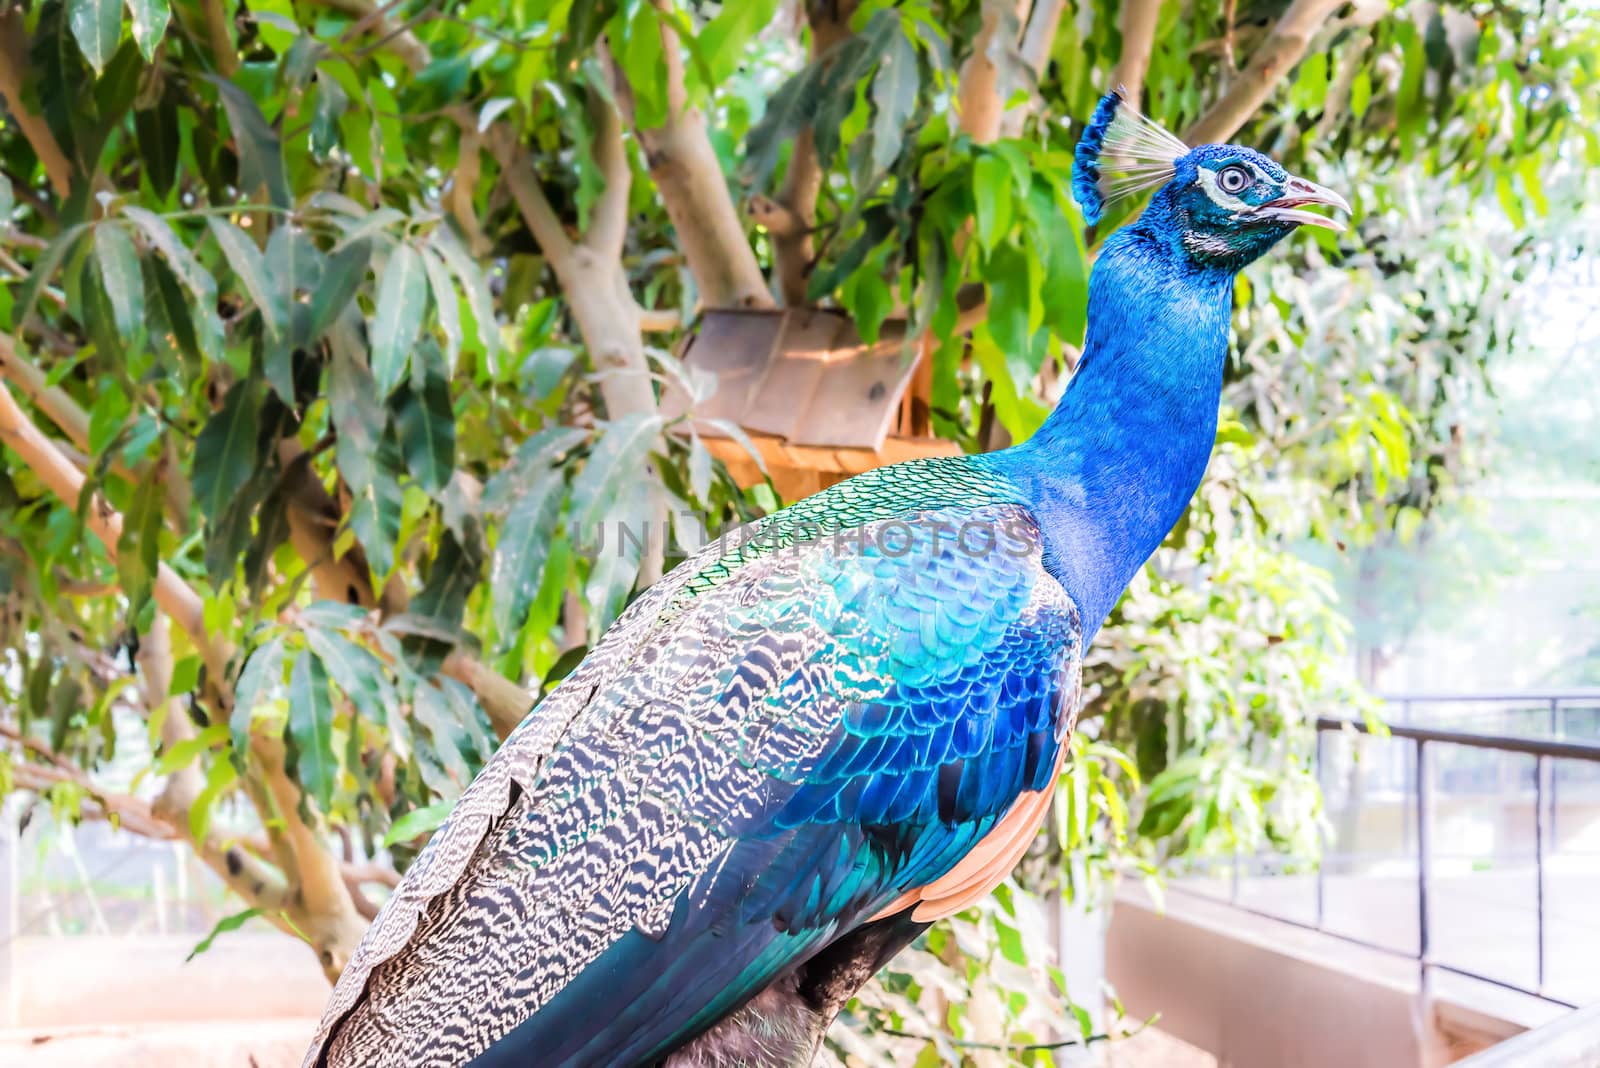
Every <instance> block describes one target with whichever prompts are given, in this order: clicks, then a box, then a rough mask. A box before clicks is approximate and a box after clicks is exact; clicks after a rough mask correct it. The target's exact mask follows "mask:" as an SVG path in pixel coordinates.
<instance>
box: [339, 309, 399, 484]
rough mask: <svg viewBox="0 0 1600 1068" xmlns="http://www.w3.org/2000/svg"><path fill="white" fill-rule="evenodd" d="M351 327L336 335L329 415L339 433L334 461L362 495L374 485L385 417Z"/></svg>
mask: <svg viewBox="0 0 1600 1068" xmlns="http://www.w3.org/2000/svg"><path fill="white" fill-rule="evenodd" d="M353 333H354V331H353V330H351V329H350V328H349V324H348V323H340V324H339V325H338V326H337V327H336V328H335V329H334V331H333V335H332V336H333V360H332V366H331V367H330V368H329V374H328V393H329V400H330V401H331V403H330V404H329V412H330V414H331V415H332V418H333V425H334V429H335V430H337V431H338V432H339V437H338V440H337V441H336V442H335V443H334V447H333V460H334V464H335V466H337V467H338V468H339V474H341V475H342V476H344V480H345V483H346V484H347V485H349V487H350V489H351V490H352V491H353V492H356V493H359V492H361V491H362V490H364V489H366V488H367V487H368V486H369V485H371V484H372V480H373V478H374V477H375V476H374V473H373V467H374V464H375V463H376V458H377V455H378V446H379V442H380V441H381V440H382V438H383V429H384V424H385V417H384V411H383V403H382V401H381V399H380V398H379V397H378V387H377V386H376V385H375V384H374V383H373V381H372V372H370V371H368V370H367V366H366V364H365V363H363V362H362V361H361V356H360V353H359V352H358V351H357V345H358V344H359V342H358V341H357V340H356V339H355V338H354V337H353V336H352V335H353Z"/></svg>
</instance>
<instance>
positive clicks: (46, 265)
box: [11, 223, 88, 328]
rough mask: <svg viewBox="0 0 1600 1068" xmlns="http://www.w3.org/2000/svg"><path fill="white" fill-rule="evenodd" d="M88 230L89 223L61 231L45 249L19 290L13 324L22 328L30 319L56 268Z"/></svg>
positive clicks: (12, 318) (12, 319)
mask: <svg viewBox="0 0 1600 1068" xmlns="http://www.w3.org/2000/svg"><path fill="white" fill-rule="evenodd" d="M87 229H88V224H87V223H79V224H78V225H76V226H69V227H68V228H67V229H65V230H63V231H61V233H60V234H59V235H58V236H57V237H56V239H55V240H54V241H52V242H50V244H49V245H47V246H46V247H45V250H44V251H43V252H41V253H40V254H39V258H38V259H37V260H34V262H33V270H31V271H29V272H28V277H27V280H26V281H24V282H23V283H22V286H21V288H19V289H18V290H17V299H16V303H15V305H14V307H15V308H16V309H17V310H16V312H15V313H14V314H13V315H12V317H11V321H12V323H13V324H14V325H15V326H17V327H18V328H20V327H21V326H22V324H23V323H25V322H26V321H27V319H28V315H29V313H31V312H32V311H33V306H34V304H35V303H37V301H38V300H39V291H40V290H42V289H43V288H44V287H45V286H46V285H47V284H49V282H50V278H51V276H52V275H54V274H55V273H56V268H58V267H60V266H61V261H62V260H64V259H66V258H67V256H68V255H69V254H71V252H72V250H73V249H75V248H76V247H77V245H78V238H80V237H82V236H83V232H84V231H85V230H87Z"/></svg>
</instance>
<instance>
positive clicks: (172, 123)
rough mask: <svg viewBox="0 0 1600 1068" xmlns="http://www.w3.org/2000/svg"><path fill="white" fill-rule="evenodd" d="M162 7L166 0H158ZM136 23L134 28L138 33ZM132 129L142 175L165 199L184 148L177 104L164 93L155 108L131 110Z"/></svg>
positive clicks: (170, 189)
mask: <svg viewBox="0 0 1600 1068" xmlns="http://www.w3.org/2000/svg"><path fill="white" fill-rule="evenodd" d="M160 2H161V3H162V6H163V7H165V0H160ZM137 28H138V26H137V23H135V31H136V32H137ZM133 128H134V133H135V134H136V135H137V140H138V142H139V158H140V159H142V160H144V173H145V177H146V178H148V179H150V187H151V188H152V189H154V190H155V192H156V195H157V196H159V197H162V198H165V197H166V196H167V194H169V193H171V192H172V183H173V182H175V181H176V180H177V178H178V156H179V153H181V152H182V150H183V145H182V134H181V133H180V132H179V130H178V105H177V104H176V103H174V102H173V99H172V94H170V93H165V94H163V95H162V97H161V100H160V101H159V102H158V103H157V104H156V106H155V107H151V108H141V109H139V110H137V111H135V112H134V113H133Z"/></svg>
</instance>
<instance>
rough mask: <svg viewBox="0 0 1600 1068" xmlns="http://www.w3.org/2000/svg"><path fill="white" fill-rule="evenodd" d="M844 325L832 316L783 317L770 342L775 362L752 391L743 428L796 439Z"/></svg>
mask: <svg viewBox="0 0 1600 1068" xmlns="http://www.w3.org/2000/svg"><path fill="white" fill-rule="evenodd" d="M848 325H849V324H848V321H847V320H846V319H845V318H844V317H843V316H840V315H836V314H834V313H833V312H827V311H817V310H815V309H810V308H801V309H791V310H790V311H788V312H786V313H785V314H784V316H783V329H782V330H780V331H779V333H778V337H777V339H776V340H775V341H774V342H773V346H772V348H773V358H772V360H771V361H770V362H769V363H768V365H767V368H766V373H765V374H764V375H763V376H762V379H761V382H760V384H759V385H758V386H757V387H756V388H755V389H754V390H752V391H751V395H750V400H749V403H748V404H747V405H746V407H745V411H744V416H743V418H742V420H741V425H742V426H744V427H745V429H747V430H759V431H760V432H762V433H763V434H777V435H779V436H780V437H785V438H796V437H797V433H796V431H797V430H798V428H799V427H800V425H801V423H802V422H803V421H804V420H805V419H806V418H807V417H808V415H809V414H810V413H811V412H813V411H814V410H815V406H816V403H817V389H818V387H819V385H820V384H821V382H822V381H823V379H824V376H825V375H826V374H827V373H828V360H829V358H830V356H831V354H832V352H833V349H834V345H835V344H836V343H837V339H838V337H839V334H840V332H841V331H842V330H845V329H847V328H848ZM801 440H803V438H802V439H801Z"/></svg>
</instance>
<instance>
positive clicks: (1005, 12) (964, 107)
mask: <svg viewBox="0 0 1600 1068" xmlns="http://www.w3.org/2000/svg"><path fill="white" fill-rule="evenodd" d="M1027 13H1028V0H984V4H983V28H982V29H980V30H979V31H978V36H977V37H976V38H975V39H974V40H973V42H972V55H970V56H968V57H967V61H966V63H964V64H963V65H962V67H961V78H960V83H959V85H958V86H957V91H956V102H957V103H956V107H957V110H958V111H959V113H960V115H961V129H962V131H963V132H964V133H966V134H967V135H968V136H969V137H971V138H972V139H973V140H974V141H976V142H977V143H978V144H980V145H985V144H988V143H989V142H991V141H993V140H994V139H995V138H996V137H998V136H999V135H1000V116H1001V114H1002V112H1003V110H1004V108H1005V106H1006V102H1005V100H1004V99H1003V98H1002V97H1001V95H1000V90H1001V86H1000V67H999V65H998V64H996V63H995V61H994V59H993V58H992V52H993V51H994V49H996V48H1013V47H1015V46H1016V43H1017V42H1016V40H1015V38H1014V37H1013V38H1011V39H1009V40H1008V39H1007V38H1008V36H1009V35H1010V34H1012V33H1013V32H1015V28H1016V27H1020V26H1021V25H1022V20H1023V19H1024V18H1025V17H1026V16H1027Z"/></svg>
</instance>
